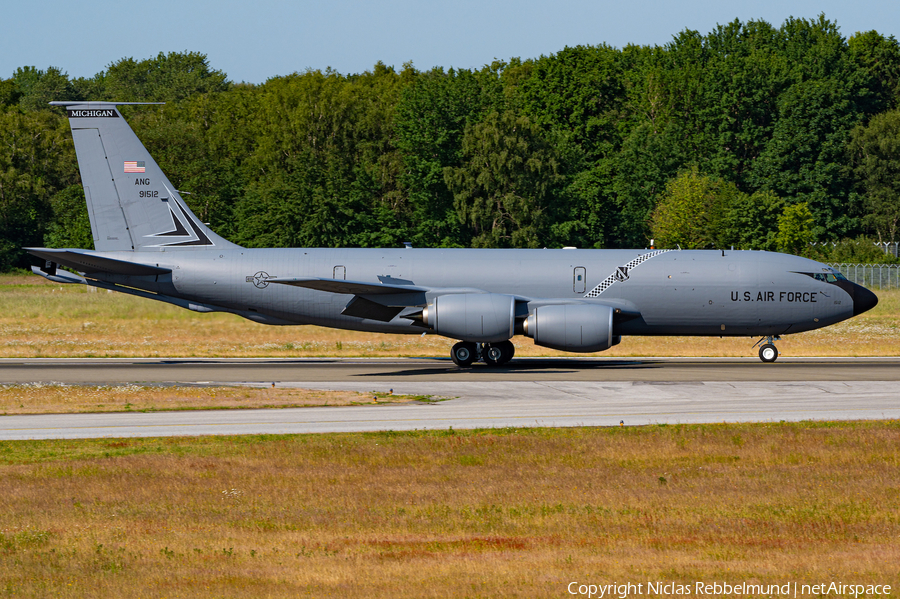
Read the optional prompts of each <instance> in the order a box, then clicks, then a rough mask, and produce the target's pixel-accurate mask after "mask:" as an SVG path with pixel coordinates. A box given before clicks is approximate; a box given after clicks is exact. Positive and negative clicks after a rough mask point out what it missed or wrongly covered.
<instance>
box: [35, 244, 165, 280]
mask: <svg viewBox="0 0 900 599" xmlns="http://www.w3.org/2000/svg"><path fill="white" fill-rule="evenodd" d="M24 249H25V251H27V252H28V253H29V254H31V255H33V256H37V257H38V258H41V259H43V260H48V261H50V262H55V263H56V264H59V265H60V266H66V267H68V268H72V269H74V270H77V271H79V272H83V273H87V274H90V273H94V272H102V273H107V274H112V275H125V276H137V277H139V276H152V275H161V274H165V273H168V272H172V270H171V269H170V268H162V267H159V266H151V265H148V264H139V263H137V262H129V261H127V260H116V259H115V258H107V257H106V256H103V255H101V254H97V253H94V252H91V251H89V250H54V249H51V248H24Z"/></svg>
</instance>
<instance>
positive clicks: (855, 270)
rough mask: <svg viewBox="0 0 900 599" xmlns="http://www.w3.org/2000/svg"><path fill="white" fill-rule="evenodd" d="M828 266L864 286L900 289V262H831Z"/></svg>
mask: <svg viewBox="0 0 900 599" xmlns="http://www.w3.org/2000/svg"><path fill="white" fill-rule="evenodd" d="M828 266H830V267H832V268H834V269H836V270H838V271H840V273H841V274H842V275H844V276H845V277H847V278H848V279H850V280H851V281H853V282H854V283H857V284H859V285H862V286H863V287H869V288H873V289H900V264H847V263H829V264H828Z"/></svg>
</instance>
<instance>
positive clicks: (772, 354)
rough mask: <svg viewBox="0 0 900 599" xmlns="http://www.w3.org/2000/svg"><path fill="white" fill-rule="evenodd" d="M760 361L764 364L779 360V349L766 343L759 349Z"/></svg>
mask: <svg viewBox="0 0 900 599" xmlns="http://www.w3.org/2000/svg"><path fill="white" fill-rule="evenodd" d="M759 359H760V360H762V361H763V362H774V361H775V360H777V359H778V348H776V347H775V346H774V345H772V344H771V343H766V344H765V345H763V346H762V347H760V348H759Z"/></svg>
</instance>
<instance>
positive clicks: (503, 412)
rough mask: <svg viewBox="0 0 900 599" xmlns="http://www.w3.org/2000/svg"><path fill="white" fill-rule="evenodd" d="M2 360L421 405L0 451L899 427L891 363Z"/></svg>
mask: <svg viewBox="0 0 900 599" xmlns="http://www.w3.org/2000/svg"><path fill="white" fill-rule="evenodd" d="M446 362H447V363H446V364H445V363H444V362H443V361H441V360H433V359H409V360H403V359H400V360H396V359H394V360H355V359H351V360H331V359H329V360H305V359H304V360H269V359H266V360H224V359H215V360H180V359H177V360H134V359H128V360H113V361H109V360H58V361H57V360H2V361H0V381H3V382H7V383H8V382H37V381H41V382H51V381H55V382H62V383H66V384H111V383H124V382H137V383H157V384H168V383H191V384H218V383H227V384H243V385H270V384H271V383H272V382H275V383H276V384H277V385H279V386H296V387H304V388H311V389H346V390H356V391H363V392H366V391H376V390H377V391H387V390H388V389H393V390H394V392H395V393H400V394H412V395H429V396H432V397H434V398H451V399H447V400H445V401H438V402H434V403H428V402H417V403H412V404H396V405H363V406H352V407H340V408H299V409H282V410H218V411H196V412H192V411H187V412H159V413H140V414H123V413H118V414H74V415H40V416H3V417H0V440H14V439H37V438H44V439H52V438H82V437H137V436H140V437H153V436H172V435H210V434H213V435H216V434H218V435H231V434H284V433H322V432H356V431H380V430H397V431H400V430H413V429H447V428H449V427H451V426H452V427H453V428H457V429H463V428H490V427H521V426H614V425H619V424H620V423H622V424H624V425H627V426H631V425H646V424H657V423H668V424H676V423H697V422H709V423H714V422H723V421H724V422H779V421H799V420H853V419H895V418H900V359H896V358H885V359H872V358H866V359H848V358H832V359H792V360H783V361H782V360H779V362H776V363H775V364H762V363H761V362H759V361H755V360H748V359H707V360H703V359H671V358H653V359H646V358H641V359H634V360H621V359H603V360H596V359H593V360H581V359H534V360H528V359H526V360H521V361H516V362H513V363H511V364H510V365H509V367H507V368H502V369H488V368H472V369H470V370H466V371H458V370H456V368H455V367H454V366H453V365H452V364H451V363H449V360H448V361H446Z"/></svg>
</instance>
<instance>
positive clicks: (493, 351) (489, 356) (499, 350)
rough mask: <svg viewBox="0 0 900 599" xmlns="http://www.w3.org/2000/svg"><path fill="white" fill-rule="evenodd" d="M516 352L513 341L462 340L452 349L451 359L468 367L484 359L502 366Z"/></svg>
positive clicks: (489, 364)
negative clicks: (481, 341)
mask: <svg viewBox="0 0 900 599" xmlns="http://www.w3.org/2000/svg"><path fill="white" fill-rule="evenodd" d="M515 354H516V348H515V346H514V345H513V344H512V341H509V340H507V341H501V342H499V343H473V342H471V341H460V342H459V343H457V344H456V345H454V346H453V348H452V349H451V350H450V359H451V360H453V363H454V364H456V365H457V366H459V367H460V368H468V367H469V366H471V365H472V363H473V362H476V361H477V360H484V363H485V364H487V365H488V366H502V365H503V364H506V363H507V362H509V361H510V360H512V358H513V356H514V355H515Z"/></svg>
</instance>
